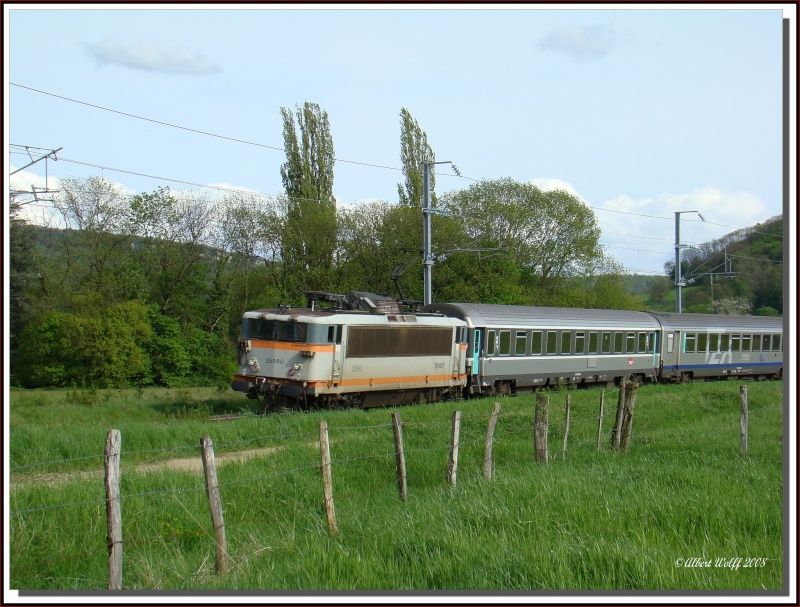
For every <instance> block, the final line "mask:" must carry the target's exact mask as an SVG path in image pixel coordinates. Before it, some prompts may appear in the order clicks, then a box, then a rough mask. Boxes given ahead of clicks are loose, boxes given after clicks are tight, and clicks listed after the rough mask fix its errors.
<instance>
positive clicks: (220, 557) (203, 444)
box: [200, 434, 228, 573]
mask: <svg viewBox="0 0 800 607" xmlns="http://www.w3.org/2000/svg"><path fill="white" fill-rule="evenodd" d="M200 450H201V452H202V455H203V473H204V474H205V477H206V493H207V494H208V506H209V508H210V509H211V524H212V525H214V545H215V553H216V568H217V571H218V572H219V573H228V542H227V540H226V538H225V519H224V518H223V516H222V498H221V497H220V494H219V483H218V482H217V463H216V461H215V460H214V443H213V442H212V441H211V437H210V436H208V435H207V434H205V435H203V436H202V437H201V438H200Z"/></svg>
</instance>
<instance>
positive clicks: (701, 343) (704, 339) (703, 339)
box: [697, 333, 708, 352]
mask: <svg viewBox="0 0 800 607" xmlns="http://www.w3.org/2000/svg"><path fill="white" fill-rule="evenodd" d="M707 349H708V334H707V333H700V334H699V335H698V336H697V351H698V352H705V351H706V350H707Z"/></svg>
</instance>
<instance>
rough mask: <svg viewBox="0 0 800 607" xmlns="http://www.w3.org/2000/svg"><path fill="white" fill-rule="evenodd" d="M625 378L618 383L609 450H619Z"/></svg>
mask: <svg viewBox="0 0 800 607" xmlns="http://www.w3.org/2000/svg"><path fill="white" fill-rule="evenodd" d="M625 383H626V382H625V378H624V377H623V378H622V381H621V382H620V385H619V398H617V416H616V418H615V420H614V427H613V428H611V450H612V451H619V444H620V442H619V441H620V438H621V434H622V410H623V409H624V407H625Z"/></svg>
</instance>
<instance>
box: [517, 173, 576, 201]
mask: <svg viewBox="0 0 800 607" xmlns="http://www.w3.org/2000/svg"><path fill="white" fill-rule="evenodd" d="M528 183H532V184H533V185H535V186H536V187H537V188H539V189H540V190H542V191H543V192H551V191H553V190H564V191H565V192H567V194H572V195H573V196H575V197H576V198H577V199H578V200H580V201H581V202H586V200H584V198H583V196H581V195H580V194H579V193H578V190H576V189H575V187H574V186H573V185H572V184H571V183H569V182H568V181H562V180H561V179H556V178H555V177H537V178H536V179H531V180H530V181H529V182H528Z"/></svg>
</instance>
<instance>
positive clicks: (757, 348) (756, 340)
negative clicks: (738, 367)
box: [753, 333, 761, 352]
mask: <svg viewBox="0 0 800 607" xmlns="http://www.w3.org/2000/svg"><path fill="white" fill-rule="evenodd" d="M753 352H761V335H760V334H759V333H756V334H755V335H753Z"/></svg>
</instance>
